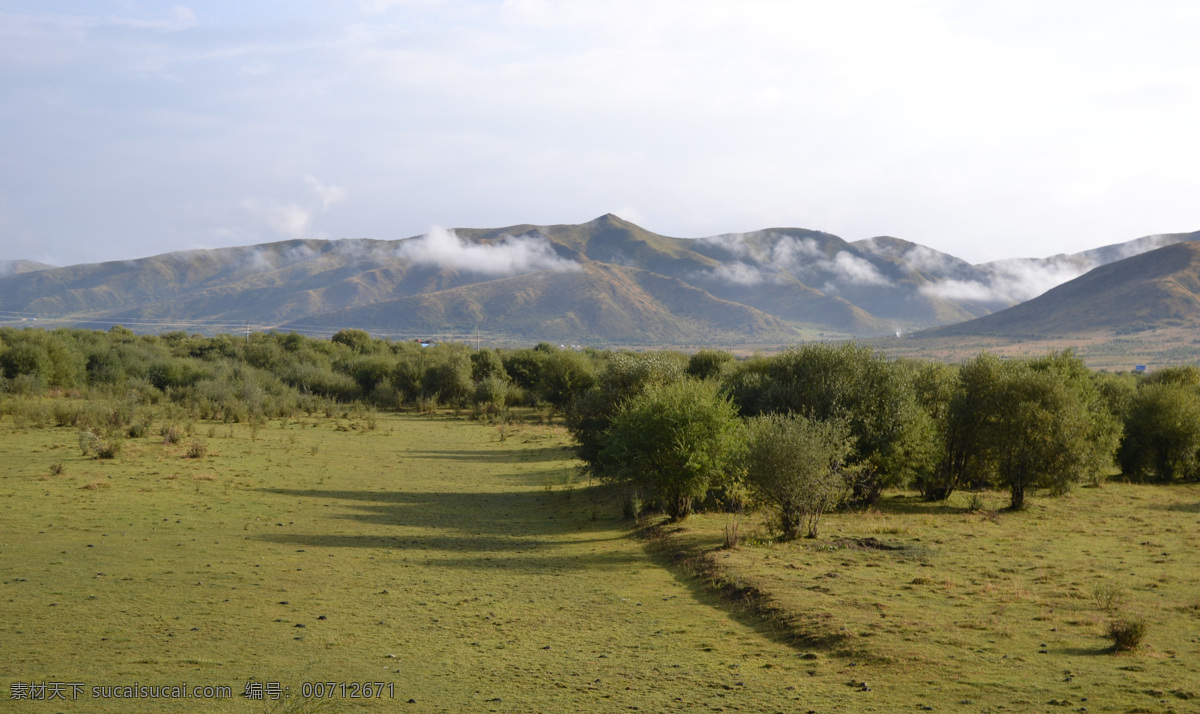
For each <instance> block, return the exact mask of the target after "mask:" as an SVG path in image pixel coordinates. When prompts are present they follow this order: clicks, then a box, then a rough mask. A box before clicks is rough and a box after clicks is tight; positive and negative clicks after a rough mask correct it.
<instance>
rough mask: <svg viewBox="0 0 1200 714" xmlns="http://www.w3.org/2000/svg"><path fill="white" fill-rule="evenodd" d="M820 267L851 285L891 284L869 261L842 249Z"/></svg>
mask: <svg viewBox="0 0 1200 714" xmlns="http://www.w3.org/2000/svg"><path fill="white" fill-rule="evenodd" d="M822 267H825V269H826V270H828V271H829V272H831V273H833V274H834V275H836V276H838V277H839V278H841V279H842V280H843V281H845V282H847V283H850V284H851V285H890V284H891V281H889V280H888V279H887V278H885V277H883V275H882V274H881V273H880V272H879V270H878V269H877V268H876V267H875V266H874V265H872V264H871V263H870V262H869V261H866V260H864V259H862V258H860V257H858V256H857V255H854V254H852V253H848V252H846V251H844V250H843V251H841V252H839V253H838V254H837V255H835V256H834V257H833V260H832V261H827V262H826V263H824V264H823V266H822Z"/></svg>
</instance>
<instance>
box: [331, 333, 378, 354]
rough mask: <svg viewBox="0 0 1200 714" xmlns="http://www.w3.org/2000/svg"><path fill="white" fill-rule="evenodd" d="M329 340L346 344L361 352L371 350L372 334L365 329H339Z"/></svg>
mask: <svg viewBox="0 0 1200 714" xmlns="http://www.w3.org/2000/svg"><path fill="white" fill-rule="evenodd" d="M329 341H330V342H335V343H337V344H341V345H345V346H347V347H349V348H350V349H351V350H354V351H355V352H359V353H362V352H370V351H371V335H369V334H367V332H366V331H364V330H353V329H349V330H338V331H337V332H335V333H334V334H333V337H330V338H329Z"/></svg>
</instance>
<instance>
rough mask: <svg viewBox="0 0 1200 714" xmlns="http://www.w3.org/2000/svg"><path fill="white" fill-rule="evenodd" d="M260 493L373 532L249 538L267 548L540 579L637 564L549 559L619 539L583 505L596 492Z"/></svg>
mask: <svg viewBox="0 0 1200 714" xmlns="http://www.w3.org/2000/svg"><path fill="white" fill-rule="evenodd" d="M260 490H261V492H263V493H269V494H274V495H278V496H285V497H289V498H296V497H300V498H305V499H312V500H313V501H315V502H318V503H322V502H323V504H324V505H327V506H335V507H337V508H338V510H337V511H334V512H331V513H330V514H329V516H328V517H329V518H330V519H331V520H349V521H353V522H355V523H359V524H362V525H365V526H370V527H371V530H373V531H376V532H375V533H370V534H344V533H337V534H334V533H329V534H320V533H310V534H302V533H287V534H285V533H279V534H265V535H260V536H256V539H257V540H260V541H264V542H269V543H280V544H287V545H297V546H307V547H327V548H378V549H388V550H402V551H406V553H407V554H411V556H412V559H415V560H416V561H417V562H420V563H422V564H424V565H436V566H445V567H461V568H475V567H510V568H519V569H525V570H536V571H539V572H542V571H546V570H554V569H559V568H565V567H593V566H613V565H621V564H625V563H629V562H632V561H634V560H636V559H637V558H636V557H635V556H634V555H633V554H630V553H628V552H614V551H620V550H621V549H600V548H591V549H589V552H587V553H586V554H585V553H581V554H579V555H574V554H571V553H566V552H556V551H562V550H563V549H564V548H571V549H575V550H579V549H581V548H586V547H587V546H588V545H589V544H592V545H598V544H602V543H605V542H608V541H614V540H619V539H622V538H625V537H626V535H627V531H626V529H625V526H624V525H623V523H622V522H620V521H617V520H614V519H610V518H603V517H601V516H600V511H599V510H598V509H597V506H596V505H594V504H593V503H592V500H593V499H591V498H589V497H590V496H598V497H602V496H603V489H602V488H600V487H595V488H593V489H578V490H576V491H574V492H572V493H571V496H570V500H568V499H567V498H565V494H563V493H550V492H533V491H525V492H493V493H475V492H437V491H434V492H427V491H352V490H323V489H260ZM591 491H595V493H590V492H591ZM339 530H340V529H339ZM598 551H599V552H598Z"/></svg>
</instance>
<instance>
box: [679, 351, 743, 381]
mask: <svg viewBox="0 0 1200 714" xmlns="http://www.w3.org/2000/svg"><path fill="white" fill-rule="evenodd" d="M732 361H733V355H732V354H730V353H728V352H721V351H719V350H700V351H699V352H697V353H696V354H694V355H692V356H691V357H690V358H688V365H687V373H688V376H690V377H695V378H696V379H711V378H715V377H720V376H721V373H722V372H723V371H724V370H725V367H726V365H728V364H729V363H730V362H732Z"/></svg>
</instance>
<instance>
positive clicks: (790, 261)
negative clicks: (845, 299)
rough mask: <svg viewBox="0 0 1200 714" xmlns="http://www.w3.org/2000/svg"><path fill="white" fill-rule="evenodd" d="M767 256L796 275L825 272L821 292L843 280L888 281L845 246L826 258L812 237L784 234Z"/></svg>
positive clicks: (859, 282)
mask: <svg viewBox="0 0 1200 714" xmlns="http://www.w3.org/2000/svg"><path fill="white" fill-rule="evenodd" d="M771 259H772V261H773V262H774V263H775V264H776V265H778V266H779V267H780V268H782V269H784V270H787V271H789V272H791V273H794V274H796V275H805V274H812V273H814V272H820V273H825V274H826V276H827V278H830V279H829V280H828V282H826V284H825V286H824V287H823V288H822V290H824V291H825V292H836V291H837V287H838V286H839V285H843V286H844V285H847V284H848V285H890V284H891V281H889V280H888V279H887V278H886V277H884V276H883V274H882V273H880V272H879V269H878V268H876V267H875V266H874V265H873V264H871V262H870V261H868V260H865V259H863V258H860V257H858V256H857V255H854V254H853V253H850V252H849V251H845V250H840V251H838V252H837V253H835V254H834V255H833V257H832V258H830V257H828V256H827V255H826V253H825V251H824V250H823V249H822V248H821V246H820V245H819V244H818V243H817V242H816V241H815V240H813V239H812V238H794V237H792V236H785V237H784V238H782V239H780V240H779V241H778V242H776V243H775V247H774V249H772V251H771Z"/></svg>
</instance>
